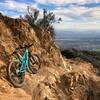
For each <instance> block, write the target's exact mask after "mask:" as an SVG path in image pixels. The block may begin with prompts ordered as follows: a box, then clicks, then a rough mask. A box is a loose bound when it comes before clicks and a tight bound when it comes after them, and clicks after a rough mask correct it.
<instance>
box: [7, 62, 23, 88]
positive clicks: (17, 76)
mask: <svg viewBox="0 0 100 100" xmlns="http://www.w3.org/2000/svg"><path fill="white" fill-rule="evenodd" d="M20 66H21V63H20V61H19V60H13V61H11V62H10V64H9V66H8V69H7V72H8V78H9V80H10V81H11V83H12V84H13V85H14V86H15V87H22V86H23V84H24V81H25V73H20V71H19V70H20Z"/></svg>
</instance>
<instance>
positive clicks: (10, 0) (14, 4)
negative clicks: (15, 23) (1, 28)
mask: <svg viewBox="0 0 100 100" xmlns="http://www.w3.org/2000/svg"><path fill="white" fill-rule="evenodd" d="M28 5H30V6H33V7H34V8H38V7H37V4H33V5H31V4H28V3H24V2H18V1H14V0H5V1H4V2H2V3H0V9H6V10H10V11H11V10H12V11H17V12H20V13H24V12H26V10H27V6H28Z"/></svg>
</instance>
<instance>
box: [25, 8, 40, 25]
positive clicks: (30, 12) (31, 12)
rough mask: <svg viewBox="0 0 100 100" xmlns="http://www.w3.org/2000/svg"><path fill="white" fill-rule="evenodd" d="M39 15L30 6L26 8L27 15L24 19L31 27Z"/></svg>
mask: <svg viewBox="0 0 100 100" xmlns="http://www.w3.org/2000/svg"><path fill="white" fill-rule="evenodd" d="M38 15H39V11H38V10H37V9H34V8H32V7H30V6H28V7H27V14H26V15H25V19H26V20H27V21H28V23H29V24H30V25H31V26H33V25H34V23H35V22H36V20H37V18H38Z"/></svg>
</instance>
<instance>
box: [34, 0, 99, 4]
mask: <svg viewBox="0 0 100 100" xmlns="http://www.w3.org/2000/svg"><path fill="white" fill-rule="evenodd" d="M35 1H36V2H38V3H40V4H48V3H51V4H54V5H65V4H73V3H76V4H86V3H98V2H100V0H35Z"/></svg>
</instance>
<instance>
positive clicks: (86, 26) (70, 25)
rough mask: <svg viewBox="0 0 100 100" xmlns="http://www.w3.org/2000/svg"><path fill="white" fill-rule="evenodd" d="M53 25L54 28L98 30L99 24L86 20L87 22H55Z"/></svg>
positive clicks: (99, 28)
mask: <svg viewBox="0 0 100 100" xmlns="http://www.w3.org/2000/svg"><path fill="white" fill-rule="evenodd" d="M54 27H55V29H56V30H100V24H99V23H96V22H87V23H84V22H81V23H73V22H67V23H64V22H63V23H60V24H57V23H55V24H54Z"/></svg>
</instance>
